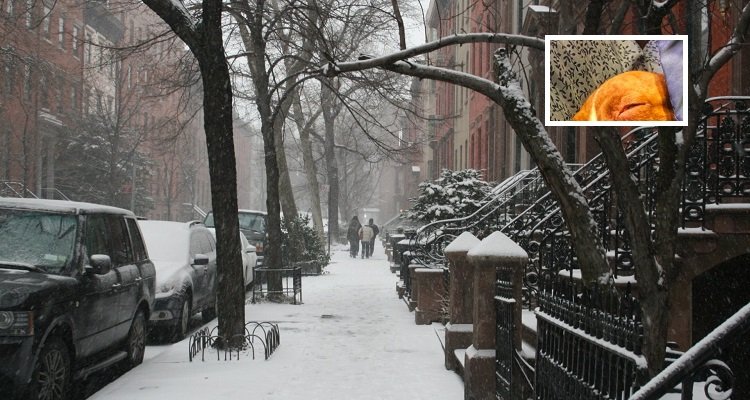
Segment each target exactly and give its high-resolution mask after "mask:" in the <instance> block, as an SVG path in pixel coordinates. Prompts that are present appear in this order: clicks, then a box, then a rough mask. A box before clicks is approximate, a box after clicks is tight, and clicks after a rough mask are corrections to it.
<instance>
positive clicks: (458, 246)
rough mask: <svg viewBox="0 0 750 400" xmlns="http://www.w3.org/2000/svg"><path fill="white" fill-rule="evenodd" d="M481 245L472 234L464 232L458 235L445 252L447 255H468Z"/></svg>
mask: <svg viewBox="0 0 750 400" xmlns="http://www.w3.org/2000/svg"><path fill="white" fill-rule="evenodd" d="M479 243H480V241H479V239H477V237H476V236H474V235H472V234H471V232H464V233H462V234H460V235H458V237H457V238H455V239H453V241H452V242H451V243H450V244H449V245H448V246H446V247H445V250H444V251H443V252H444V253H445V254H448V253H466V252H468V251H469V250H471V249H472V248H474V246H476V245H478V244H479Z"/></svg>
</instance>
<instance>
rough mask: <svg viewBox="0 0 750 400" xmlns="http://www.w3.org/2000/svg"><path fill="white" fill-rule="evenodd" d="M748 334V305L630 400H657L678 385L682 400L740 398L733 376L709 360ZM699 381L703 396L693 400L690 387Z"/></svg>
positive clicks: (723, 366)
mask: <svg viewBox="0 0 750 400" xmlns="http://www.w3.org/2000/svg"><path fill="white" fill-rule="evenodd" d="M748 334H750V303H748V304H746V305H745V306H744V307H742V308H741V309H740V310H739V311H737V312H736V313H735V314H734V315H733V316H731V317H730V318H729V319H727V320H726V321H725V322H724V323H722V324H721V325H719V326H718V327H717V328H716V329H714V330H713V331H712V332H711V333H710V334H708V335H706V337H705V338H703V339H702V340H701V341H699V342H698V343H696V344H695V346H693V347H691V348H690V349H689V350H688V351H687V352H685V353H684V354H682V355H681V356H680V357H679V358H677V359H676V360H674V361H672V362H671V363H670V365H669V366H667V367H666V368H665V369H664V370H663V371H662V372H660V373H659V374H658V375H657V376H655V377H654V378H653V379H651V380H650V381H649V382H648V383H646V384H645V385H643V387H642V388H640V389H639V390H638V391H637V392H636V393H634V394H633V396H632V397H631V400H656V399H660V398H661V397H662V396H663V395H664V394H665V393H667V392H668V391H669V390H671V389H672V388H674V387H675V386H676V385H678V384H681V385H682V397H681V398H682V399H683V400H688V399H693V398H707V399H711V400H726V399H739V397H733V393H732V385H733V383H734V379H735V377H734V375H733V373H732V371H731V370H730V369H729V367H728V366H727V365H726V364H724V363H723V362H721V361H718V360H715V359H712V358H713V357H717V356H719V355H720V354H721V353H722V351H723V350H724V349H725V348H726V347H727V346H728V345H729V344H730V343H731V342H732V341H736V340H737V339H738V338H747V335H748ZM740 340H741V339H740ZM742 372H746V371H742ZM698 381H700V382H705V384H704V385H703V393H702V395H699V396H697V397H694V395H693V387H694V383H695V382H698Z"/></svg>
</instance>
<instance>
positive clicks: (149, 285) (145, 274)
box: [125, 217, 156, 312]
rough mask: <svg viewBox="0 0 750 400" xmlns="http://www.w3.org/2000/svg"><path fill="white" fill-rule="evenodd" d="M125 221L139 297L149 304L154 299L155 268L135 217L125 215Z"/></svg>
mask: <svg viewBox="0 0 750 400" xmlns="http://www.w3.org/2000/svg"><path fill="white" fill-rule="evenodd" d="M125 221H126V222H127V224H128V232H129V233H130V242H131V243H132V244H133V255H134V256H135V265H136V266H137V267H138V271H139V277H138V278H136V281H138V282H139V285H138V286H139V290H138V294H139V296H138V297H139V299H140V298H145V299H147V300H148V302H149V306H151V303H152V302H153V299H154V292H155V286H154V285H155V284H156V282H155V279H156V278H155V277H156V269H155V268H154V263H153V262H151V260H150V259H149V257H148V253H147V252H146V245H145V243H144V242H143V236H142V235H141V230H140V229H139V228H138V223H137V222H136V220H135V218H130V217H126V218H125ZM133 312H135V310H133Z"/></svg>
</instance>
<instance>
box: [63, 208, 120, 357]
mask: <svg viewBox="0 0 750 400" xmlns="http://www.w3.org/2000/svg"><path fill="white" fill-rule="evenodd" d="M83 229H84V233H83V237H84V239H83V240H84V257H83V265H82V268H81V274H80V276H79V280H80V284H81V296H80V297H79V299H78V300H77V301H75V302H74V303H73V304H72V315H73V320H74V322H75V324H76V329H75V330H74V331H75V333H76V338H75V340H76V342H77V343H76V349H78V351H79V355H80V356H81V357H86V356H88V355H91V354H93V353H96V352H98V351H100V350H102V349H104V348H106V347H108V346H109V345H110V344H111V343H112V342H113V340H114V330H115V326H116V325H117V318H116V317H115V314H116V313H117V308H118V296H119V290H118V288H119V286H120V280H119V276H118V274H117V272H116V271H115V270H114V269H110V270H109V271H104V272H103V273H100V274H96V273H91V272H85V270H84V268H83V267H85V266H86V265H88V264H90V260H91V256H93V255H95V254H96V255H106V256H110V257H111V254H112V248H111V237H110V236H109V232H108V231H109V230H108V228H107V219H106V216H104V215H88V216H86V217H85V219H84V224H83Z"/></svg>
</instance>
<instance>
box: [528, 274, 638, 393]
mask: <svg viewBox="0 0 750 400" xmlns="http://www.w3.org/2000/svg"><path fill="white" fill-rule="evenodd" d="M542 286H543V288H542V290H541V291H540V292H539V308H538V310H537V313H536V314H537V328H538V331H537V353H536V354H537V356H536V385H535V391H536V399H539V400H547V399H549V400H555V399H592V400H593V399H597V400H599V399H612V400H625V399H627V398H628V397H629V396H630V395H631V394H632V393H634V392H635V391H636V390H637V389H638V376H639V374H641V373H643V371H644V368H645V366H646V360H645V358H644V357H643V356H642V355H641V347H642V341H643V334H642V331H643V328H642V325H641V322H640V306H639V305H638V302H637V300H636V299H635V298H634V297H633V296H632V295H631V294H630V292H629V290H626V292H625V294H623V295H619V294H617V293H614V292H611V291H610V288H608V287H593V288H590V289H587V288H583V287H579V286H578V285H577V284H576V283H575V282H574V281H571V280H569V279H561V278H560V277H557V278H551V279H549V280H545V281H544V283H543V285H542Z"/></svg>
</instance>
